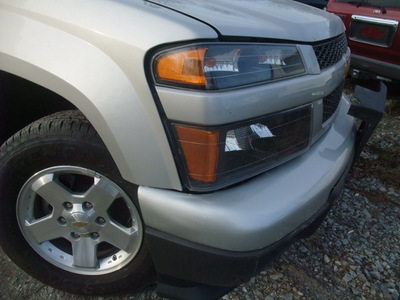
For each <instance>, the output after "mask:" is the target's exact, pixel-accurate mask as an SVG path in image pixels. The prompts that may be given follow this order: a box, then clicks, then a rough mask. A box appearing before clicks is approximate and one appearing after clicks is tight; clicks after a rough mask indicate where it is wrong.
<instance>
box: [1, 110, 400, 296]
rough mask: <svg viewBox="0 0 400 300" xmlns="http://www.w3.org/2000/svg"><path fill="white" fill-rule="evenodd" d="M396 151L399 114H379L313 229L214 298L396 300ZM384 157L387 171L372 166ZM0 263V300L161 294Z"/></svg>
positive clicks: (399, 277)
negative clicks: (70, 281) (58, 282)
mask: <svg viewBox="0 0 400 300" xmlns="http://www.w3.org/2000/svg"><path fill="white" fill-rule="evenodd" d="M399 149H400V117H398V116H397V117H395V116H392V117H389V116H386V117H385V118H384V120H383V122H382V124H381V125H380V127H379V130H377V131H376V133H375V134H374V137H373V139H372V140H371V141H370V143H369V146H368V147H367V149H366V151H365V152H364V153H363V155H362V157H361V160H360V162H359V163H358V164H357V165H356V166H355V167H354V168H353V170H352V172H351V174H350V175H349V176H348V178H347V182H346V188H345V190H344V191H343V194H342V196H341V197H340V199H339V200H338V201H337V202H336V204H335V206H334V209H333V210H332V211H331V213H330V214H329V216H328V218H327V219H326V220H325V222H324V223H323V224H322V226H321V227H320V228H319V229H318V231H317V232H316V233H315V234H314V235H312V236H311V237H310V238H307V239H305V240H302V241H300V242H298V243H296V244H294V245H293V246H291V247H290V248H289V249H288V250H287V251H286V252H285V253H284V254H283V255H282V256H281V257H280V258H279V259H277V260H276V261H275V262H274V263H273V264H271V265H270V266H269V267H268V268H267V269H266V270H265V271H263V272H261V273H260V274H259V275H258V276H256V277H254V278H252V279H251V280H250V282H248V283H246V284H243V285H241V286H239V287H237V288H236V289H235V290H233V291H232V292H231V293H229V294H228V295H226V296H224V297H223V298H222V299H223V300H228V299H229V300H242V299H249V300H252V299H257V300H258V299H260V300H261V299H262V300H276V299H285V300H286V299H287V300H289V299H296V300H297V299H321V300H325V299H329V300H331V299H387V300H392V299H394V300H398V299H400V222H399V219H400V175H399V173H398V172H397V171H399V172H400V158H399V157H398V156H399V155H400V154H399ZM381 153H383V154H384V155H383V156H382V155H380V154H381ZM390 155H392V156H390ZM388 156H389V159H390V163H391V166H390V168H392V170H395V171H394V172H392V173H390V172H389V171H387V172H385V171H382V170H379V166H382V165H384V162H383V160H382V159H385V157H388ZM385 168H386V170H389V169H387V168H389V167H385ZM0 265H1V269H0V299H26V300H28V299H32V300H33V299H72V300H83V299H87V300H100V299H115V300H117V299H118V300H126V299H132V300H139V299H140V300H144V299H159V300H161V298H159V297H157V295H156V294H155V292H154V289H149V290H147V291H145V292H143V293H140V294H136V295H129V296H128V295H126V296H120V297H107V298H102V297H86V298H85V297H80V296H77V295H71V294H67V293H65V292H62V291H58V290H55V289H53V288H51V287H48V286H45V285H43V284H41V283H40V282H38V281H36V280H34V279H32V278H30V277H29V276H27V275H26V274H24V273H23V272H21V271H20V270H19V269H18V268H17V267H15V266H14V265H13V264H12V263H11V262H10V261H9V260H8V258H6V257H5V256H4V254H3V252H2V251H1V250H0Z"/></svg>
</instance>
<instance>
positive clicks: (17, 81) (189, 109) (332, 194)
mask: <svg viewBox="0 0 400 300" xmlns="http://www.w3.org/2000/svg"><path fill="white" fill-rule="evenodd" d="M349 57H350V51H349V49H348V47H347V43H346V37H345V34H344V26H343V24H342V22H341V20H340V19H339V18H338V17H336V16H334V15H333V14H329V13H326V12H324V11H321V10H318V9H315V8H311V7H308V6H305V5H302V4H299V3H296V2H292V1H290V0H252V1H251V0H246V1H241V0H204V1H197V0H151V1H150V0H124V1H123V0H84V1H82V0H68V1H67V0H58V1H53V0H0V145H2V146H1V148H0V244H1V247H2V249H3V250H4V252H5V253H6V254H7V255H8V256H9V257H10V258H11V259H12V260H13V261H14V262H15V263H16V264H17V265H18V266H19V267H21V268H22V269H23V270H24V271H26V272H27V273H28V274H30V275H31V276H33V277H35V278H37V279H39V280H41V281H43V282H45V283H46V284H49V285H52V286H54V287H56V288H59V289H64V290H67V291H69V292H72V293H80V294H85V295H107V294H115V293H126V292H134V291H138V290H140V289H142V288H144V287H146V286H148V285H149V284H152V283H154V282H157V291H158V293H159V294H160V295H161V296H164V297H169V298H174V299H191V300H193V299H202V300H203V299H216V298H218V297H221V296H222V295H224V294H225V293H227V292H228V291H229V290H231V289H232V288H234V287H235V286H237V285H238V284H240V283H242V282H244V281H246V280H249V279H250V278H251V277H252V276H254V275H255V274H257V272H259V271H260V270H262V268H264V267H265V265H266V264H267V263H268V262H269V261H270V260H271V259H273V258H274V256H276V255H277V254H279V253H280V252H282V251H283V250H284V249H285V248H286V247H287V246H288V245H290V244H291V243H292V242H294V241H295V240H296V239H298V238H301V237H304V236H307V235H309V234H311V233H312V232H313V230H314V229H315V228H317V226H318V225H319V224H320V222H321V221H322V220H323V218H324V216H325V215H326V214H327V212H328V211H329V209H330V207H331V206H332V203H333V201H334V200H335V199H336V198H337V197H338V195H339V194H340V192H341V189H342V187H343V181H344V178H345V176H346V174H347V171H348V170H349V168H350V166H351V165H352V163H353V161H354V159H355V157H356V156H357V154H359V152H360V151H361V149H362V146H363V145H364V144H365V142H366V141H367V140H368V136H369V135H370V133H371V130H373V128H374V126H375V124H376V120H377V119H379V114H381V113H380V112H379V111H377V109H375V108H374V107H372V106H370V107H365V106H362V105H359V106H355V105H351V104H350V103H349V101H348V99H347V98H346V96H344V95H343V94H342V91H343V85H344V78H345V75H346V72H347V69H348V66H349ZM367 98H369V97H367ZM349 108H350V114H349V113H348V112H349ZM353 116H357V117H358V118H360V119H363V121H362V123H361V127H360V128H359V129H357V128H358V127H357V126H356V123H357V122H356V118H355V117H353ZM377 116H378V117H377ZM357 130H358V131H357Z"/></svg>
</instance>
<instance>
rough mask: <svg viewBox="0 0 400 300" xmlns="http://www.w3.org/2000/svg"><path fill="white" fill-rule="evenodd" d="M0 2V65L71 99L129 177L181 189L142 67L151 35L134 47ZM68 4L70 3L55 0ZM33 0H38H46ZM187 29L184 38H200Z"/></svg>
mask: <svg viewBox="0 0 400 300" xmlns="http://www.w3.org/2000/svg"><path fill="white" fill-rule="evenodd" d="M2 2H5V1H0V41H1V43H0V70H3V71H6V72H9V73H12V74H15V75H17V76H20V77H22V78H25V79H28V80H30V81H32V82H34V83H36V84H39V85H41V86H44V87H46V88H47V89H49V90H51V91H53V92H55V93H57V94H59V95H61V96H63V97H64V98H65V99H67V100H68V101H70V102H71V103H72V104H74V105H75V106H76V107H77V108H78V109H79V110H80V111H81V112H82V113H83V114H84V115H85V116H86V117H87V118H88V120H89V121H90V122H91V123H92V125H93V126H94V128H95V129H96V130H97V132H98V133H99V135H100V136H101V138H102V139H103V141H104V143H105V144H106V146H107V148H108V149H109V151H110V153H111V155H112V157H113V158H114V161H115V162H116V164H117V166H118V168H119V170H120V172H121V174H122V176H123V177H124V178H125V179H126V180H128V181H131V182H133V183H135V184H138V185H146V186H154V187H160V188H170V189H171V188H172V189H177V190H180V189H181V188H182V187H181V184H180V180H179V177H178V174H177V170H176V166H175V163H174V159H173V157H172V154H171V151H170V147H169V144H168V141H167V138H166V136H165V132H164V129H163V126H162V123H161V121H160V116H159V114H158V111H157V108H156V106H155V103H154V101H153V98H152V95H151V92H150V89H149V86H148V83H147V81H146V76H145V71H144V67H143V61H144V55H145V52H146V50H147V49H149V46H153V44H155V43H157V42H159V41H157V40H156V39H155V38H154V37H153V38H152V39H153V40H151V41H149V40H147V41H145V42H146V43H142V44H143V45H142V47H136V48H135V46H133V45H132V44H129V42H126V41H123V40H122V38H120V39H119V40H115V39H113V38H111V36H109V35H107V34H105V32H98V31H97V32H96V31H94V30H87V29H82V27H80V28H78V27H77V25H76V24H74V25H71V24H66V23H65V22H61V21H60V20H56V19H54V16H52V17H49V16H43V15H38V14H37V13H35V12H32V11H31V10H24V9H21V8H20V7H11V6H12V5H13V4H14V3H16V2H13V4H10V5H2ZM9 2H10V1H9ZM66 2H71V1H60V2H59V3H57V5H61V3H64V4H65V3H66ZM110 2H111V1H110ZM10 3H11V2H10ZM34 3H35V2H34V1H28V4H31V5H34ZM37 3H40V4H42V6H43V5H44V4H46V1H40V0H37V1H36V4H37ZM108 4H109V5H111V4H110V3H108ZM52 5H56V4H54V2H53V4H52ZM70 6H71V5H70ZM111 7H112V6H110V8H111ZM25 9H26V8H25ZM103 9H105V8H103ZM118 9H121V8H118ZM116 13H117V12H116ZM164 13H165V11H164ZM167 13H171V12H167ZM120 15H121V16H122V13H120ZM182 17H183V16H182ZM202 26H205V25H202ZM192 30H193V28H192ZM206 31H207V30H206ZM186 32H187V34H186V38H189V37H190V38H198V37H196V36H194V35H193V34H191V31H190V30H186ZM203 32H204V30H203ZM179 33H180V34H181V33H182V32H178V33H177V34H179ZM212 35H214V36H215V33H211V31H210V34H209V36H212ZM183 37H185V36H183ZM163 38H164V39H165V38H166V35H164V36H163ZM167 38H169V37H167ZM161 42H165V41H161Z"/></svg>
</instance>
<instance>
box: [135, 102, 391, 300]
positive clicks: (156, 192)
mask: <svg viewBox="0 0 400 300" xmlns="http://www.w3.org/2000/svg"><path fill="white" fill-rule="evenodd" d="M383 102H384V100H383ZM351 107H352V109H350V113H352V112H353V113H352V115H357V114H358V112H359V111H360V109H359V108H355V106H354V105H353V106H351ZM349 108H350V103H349V102H348V100H347V99H346V97H343V98H342V101H341V104H340V107H339V111H338V114H337V116H336V119H335V121H334V122H333V124H332V125H331V127H330V128H329V129H328V130H327V132H326V133H325V134H324V135H323V136H322V137H321V138H320V139H319V140H318V141H317V142H316V143H314V144H313V145H312V146H311V148H310V149H309V150H308V151H307V152H306V153H304V154H303V155H301V156H299V157H297V158H295V159H293V160H291V161H290V162H287V163H285V164H283V165H281V166H279V167H276V168H274V169H272V170H270V171H268V172H266V173H264V174H261V175H259V176H257V177H255V178H253V179H251V180H248V181H246V182H244V183H241V184H240V185H236V186H234V187H230V188H227V189H224V190H220V191H216V192H213V193H207V194H188V193H182V192H176V191H169V190H161V189H155V188H150V187H139V190H138V195H139V203H140V208H141V211H142V214H143V218H144V222H145V224H146V242H147V244H148V246H149V249H150V252H151V255H152V257H153V261H154V265H155V268H156V271H157V273H158V292H159V294H160V295H164V296H168V297H172V298H174V299H193V300H194V299H217V298H218V297H221V296H222V295H224V294H225V293H227V292H228V291H229V290H230V289H232V288H233V287H235V286H236V285H238V284H240V283H242V282H244V281H247V280H249V279H250V278H251V277H252V276H254V275H255V274H257V272H258V271H260V270H261V269H262V268H264V267H265V265H266V264H267V263H268V262H269V261H270V260H271V259H272V258H274V257H275V256H276V255H278V254H279V253H281V252H282V251H283V250H284V249H285V248H287V247H288V246H289V245H290V244H292V243H293V242H294V241H296V240H297V239H299V238H302V237H305V236H308V235H310V234H311V233H312V232H313V231H314V230H315V229H316V228H318V226H319V224H320V223H321V222H322V220H323V219H324V218H325V216H326V215H327V213H328V212H329V210H330V208H331V206H332V204H333V202H334V200H335V199H336V198H337V197H338V196H339V195H340V193H341V191H342V189H343V186H344V180H345V177H346V174H347V172H348V170H349V169H350V167H351V165H352V163H353V160H354V157H355V156H354V154H355V153H356V154H359V152H361V149H360V147H361V148H362V146H363V145H365V138H366V140H368V137H369V135H370V134H371V133H372V131H371V130H364V131H363V132H364V133H362V135H363V136H364V137H365V138H360V136H359V135H357V134H356V119H355V118H354V117H352V116H350V115H349V114H348V112H349ZM361 111H362V109H361ZM354 113H355V114H354ZM363 116H364V114H362V116H357V117H358V118H361V119H362V118H363ZM380 117H381V115H380V116H378V118H380ZM373 118H375V115H374V116H373ZM373 121H374V122H373V125H372V127H373V128H374V127H375V126H376V124H377V122H375V121H376V120H375V119H374V120H373ZM365 122H366V123H367V124H370V122H369V120H366V121H365V120H364V123H365ZM364 127H365V126H364ZM372 127H371V126H369V127H368V128H369V129H372V130H373V128H372ZM361 131H362V130H359V131H358V133H360V132H361ZM356 140H357V141H358V142H357V143H356Z"/></svg>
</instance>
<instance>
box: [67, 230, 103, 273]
mask: <svg viewBox="0 0 400 300" xmlns="http://www.w3.org/2000/svg"><path fill="white" fill-rule="evenodd" d="M97 244H98V242H97V241H95V240H93V239H92V238H90V237H81V238H79V239H78V240H75V241H73V242H72V252H73V265H74V266H76V267H81V268H92V269H95V268H98V264H99V262H98V259H97Z"/></svg>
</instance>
